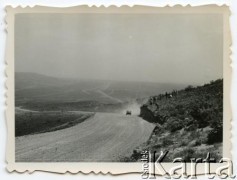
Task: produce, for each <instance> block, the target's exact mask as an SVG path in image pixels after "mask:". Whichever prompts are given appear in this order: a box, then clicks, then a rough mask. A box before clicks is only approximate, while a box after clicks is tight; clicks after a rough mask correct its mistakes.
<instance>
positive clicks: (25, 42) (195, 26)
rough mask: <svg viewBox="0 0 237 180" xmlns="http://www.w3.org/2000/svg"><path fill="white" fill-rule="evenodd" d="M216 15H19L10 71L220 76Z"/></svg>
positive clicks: (167, 78)
mask: <svg viewBox="0 0 237 180" xmlns="http://www.w3.org/2000/svg"><path fill="white" fill-rule="evenodd" d="M222 38H223V32H222V16H221V15H218V14H205V15H200V14H189V15H187V14H186V15H182V14H173V15H169V14H162V15H161V14H155V15H154V14H124V15H119V14H18V15H16V22H15V68H16V69H15V71H17V72H35V73H40V74H45V75H50V76H56V77H66V78H71V77H72V78H79V79H104V80H107V79H109V80H126V81H151V82H168V83H188V84H203V83H205V82H209V81H210V80H215V79H218V78H222V76H223V70H222V68H223V66H222V62H223V52H222Z"/></svg>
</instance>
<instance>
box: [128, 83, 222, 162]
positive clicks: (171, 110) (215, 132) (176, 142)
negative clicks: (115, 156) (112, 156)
mask: <svg viewBox="0 0 237 180" xmlns="http://www.w3.org/2000/svg"><path fill="white" fill-rule="evenodd" d="M140 116H141V117H142V118H143V119H145V120H147V121H149V122H152V123H154V124H156V128H155V130H154V131H153V134H152V136H151V138H150V139H149V141H147V143H145V144H143V146H141V147H138V148H137V149H136V150H135V151H134V152H135V153H134V154H133V156H132V158H134V159H135V160H138V154H139V153H140V152H141V151H142V150H145V149H146V150H152V151H153V150H155V151H158V152H159V151H160V150H168V151H169V154H168V157H167V158H166V159H165V161H171V160H173V159H174V158H176V157H182V158H183V159H185V160H186V161H190V158H191V157H193V158H205V157H206V155H207V152H210V153H211V156H212V157H214V158H216V159H217V160H219V159H220V158H221V157H222V133H223V80H216V81H212V82H210V83H209V84H205V85H203V86H198V87H192V86H188V87H187V88H185V89H183V90H180V91H173V92H170V93H168V92H167V93H166V94H159V95H157V96H152V97H151V98H150V99H149V100H148V101H147V102H146V103H145V104H144V105H142V106H141V113H140Z"/></svg>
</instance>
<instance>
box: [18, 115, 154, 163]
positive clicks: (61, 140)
mask: <svg viewBox="0 0 237 180" xmlns="http://www.w3.org/2000/svg"><path fill="white" fill-rule="evenodd" d="M153 129H154V125H152V124H150V123H148V122H146V121H144V120H142V119H141V118H139V117H137V116H125V115H122V114H112V113H96V114H95V116H94V117H92V118H91V119H89V120H86V121H84V122H82V123H80V124H78V125H76V126H73V127H70V128H67V129H63V130H59V131H55V132H49V133H43V134H36V135H28V136H22V137H17V138H16V161H17V162H55V161H59V162H61V161H63V162H81V161H84V162H85V161H86V162H93V161H94V162H98V161H99V162H102V161H103V162H112V161H118V160H119V159H121V158H122V157H124V156H129V155H131V154H132V152H133V150H134V149H135V148H136V147H137V146H139V145H140V144H142V143H144V142H145V141H146V140H147V139H148V138H149V136H150V134H151V132H152V130H153Z"/></svg>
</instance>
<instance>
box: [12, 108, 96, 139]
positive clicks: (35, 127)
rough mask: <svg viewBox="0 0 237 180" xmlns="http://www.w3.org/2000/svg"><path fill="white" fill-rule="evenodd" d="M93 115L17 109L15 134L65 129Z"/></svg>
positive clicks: (21, 134)
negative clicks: (20, 110)
mask: <svg viewBox="0 0 237 180" xmlns="http://www.w3.org/2000/svg"><path fill="white" fill-rule="evenodd" d="M92 115H93V114H92V113H77V112H59V111H58V112H31V111H28V112H27V111H22V112H19V111H17V113H16V115H15V122H16V123H15V126H16V127H15V136H16V137H17V136H24V135H29V134H38V133H44V132H50V131H57V130H60V129H65V128H68V127H71V126H74V125H76V124H78V123H81V122H83V121H85V120H86V119H88V118H89V117H91V116H92Z"/></svg>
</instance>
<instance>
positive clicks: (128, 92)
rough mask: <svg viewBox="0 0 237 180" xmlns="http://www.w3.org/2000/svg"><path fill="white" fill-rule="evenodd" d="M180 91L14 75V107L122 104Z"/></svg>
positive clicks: (164, 86)
mask: <svg viewBox="0 0 237 180" xmlns="http://www.w3.org/2000/svg"><path fill="white" fill-rule="evenodd" d="M182 87H184V85H180V84H178V85H177V84H165V83H163V84H161V83H149V82H120V81H106V80H80V79H66V78H56V77H50V76H45V75H41V74H36V73H25V72H16V73H15V95H16V105H21V104H22V103H23V104H25V102H45V103H47V102H61V103H62V102H82V101H97V102H99V103H123V102H129V101H132V100H134V99H141V98H147V97H149V96H151V95H154V94H156V93H157V92H163V91H167V90H172V89H180V88H182Z"/></svg>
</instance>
